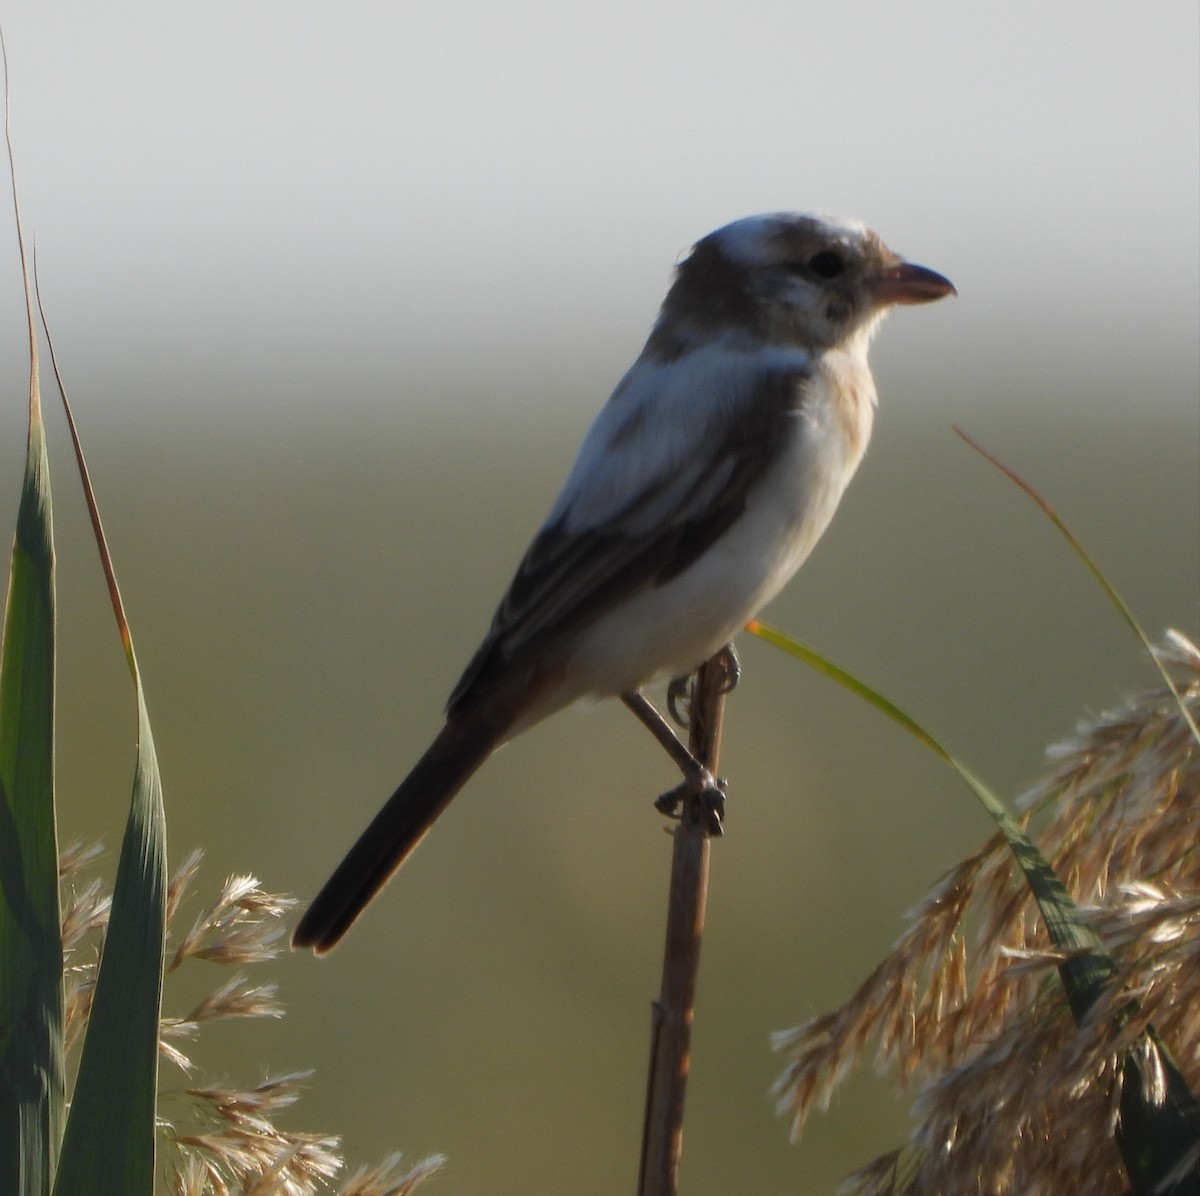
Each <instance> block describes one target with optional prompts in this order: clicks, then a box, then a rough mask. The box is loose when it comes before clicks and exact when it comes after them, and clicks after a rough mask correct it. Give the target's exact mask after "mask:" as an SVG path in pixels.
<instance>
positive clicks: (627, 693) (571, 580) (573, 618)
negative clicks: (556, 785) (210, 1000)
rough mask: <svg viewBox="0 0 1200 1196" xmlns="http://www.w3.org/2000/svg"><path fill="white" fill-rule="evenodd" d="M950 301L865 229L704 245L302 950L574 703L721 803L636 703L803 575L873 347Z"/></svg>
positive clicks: (850, 451)
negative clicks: (441, 721) (627, 726)
mask: <svg viewBox="0 0 1200 1196" xmlns="http://www.w3.org/2000/svg"><path fill="white" fill-rule="evenodd" d="M954 293H955V292H954V287H953V285H952V284H951V283H950V282H949V281H948V280H947V279H945V278H943V277H942V276H941V275H940V274H935V273H934V272H933V271H932V270H927V269H925V268H924V267H923V266H915V265H911V264H909V263H908V262H905V261H903V260H901V259H900V258H899V257H897V256H896V255H895V254H894V253H892V251H891V250H889V249H888V248H887V246H886V245H884V243H883V242H882V241H881V240H880V239H879V237H878V236H876V234H875V233H873V232H871V231H870V230H869V229H867V228H865V227H864V226H863V225H861V224H859V223H857V222H855V221H849V220H840V219H830V218H823V217H818V216H808V215H797V214H791V213H777V214H772V215H765V216H751V217H748V218H746V219H744V220H737V221H735V222H734V223H732V224H728V225H726V226H725V227H723V228H720V229H718V230H717V231H716V232H714V233H711V234H709V235H708V236H707V237H705V238H703V240H701V241H699V242H698V243H697V244H696V245H695V246H694V248H693V249H692V252H691V254H690V255H689V256H688V257H687V258H686V259H685V260H684V261H683V262H682V263H681V264H680V265H679V267H678V269H677V271H676V274H675V279H674V282H673V283H672V286H671V288H670V290H669V292H668V293H667V297H666V300H665V301H664V302H663V305H662V310H661V311H660V313H659V316H658V319H657V321H656V322H655V324H654V328H653V330H652V331H651V333H650V337H649V340H647V342H646V346H645V348H644V349H643V350H642V352H641V355H640V356H639V357H638V359H637V360H636V361H635V362H634V364H633V366H632V367H631V368H630V370H629V372H628V373H627V374H626V375H625V377H624V378H622V379H621V381H620V383H618V385H617V388H616V390H614V391H613V393H612V396H611V398H609V400H608V402H607V404H606V405H605V406H604V407H603V408H602V410H601V411H600V414H599V415H598V416H597V417H596V420H595V422H594V423H593V424H592V426H591V429H590V430H589V431H588V433H587V435H586V437H585V438H584V441H583V445H582V447H581V448H580V450H579V455H578V457H577V458H576V460H575V464H574V465H573V466H572V468H571V471H570V473H569V474H568V475H567V479H566V482H565V483H564V484H563V488H562V490H561V492H560V493H559V495H558V498H557V500H556V501H555V503H554V506H553V507H552V508H551V510H550V514H549V515H548V516H547V518H546V522H545V524H544V525H543V526H542V529H541V531H539V532H538V534H537V536H536V537H535V538H534V541H533V543H532V544H531V545H530V547H529V550H528V551H527V552H526V554H525V557H524V559H523V560H522V561H521V564H520V566H519V568H518V569H517V574H516V577H514V578H513V581H512V584H511V585H510V586H509V589H508V592H507V593H506V594H505V595H504V598H503V599H502V600H501V602H500V607H499V609H498V610H497V612H496V615H495V618H494V619H493V621H492V626H491V629H490V630H489V631H488V633H487V636H486V637H485V639H484V641H483V644H482V645H481V646H480V648H479V650H478V651H477V652H476V653H475V657H474V659H473V660H472V661H471V662H470V664H469V665H468V666H467V670H466V672H465V673H464V674H463V676H462V679H461V680H460V681H459V683H458V685H457V687H456V688H455V690H454V692H453V693H452V694H451V695H450V701H449V703H448V705H447V707H446V724H445V726H444V727H443V728H442V730H441V732H440V733H439V734H438V736H437V738H436V739H435V740H434V741H433V744H432V746H431V747H430V748H429V750H428V751H427V752H426V753H425V754H424V755H423V756H422V757H421V759H420V760H419V761H418V762H417V764H416V766H415V767H414V768H413V770H412V772H410V773H409V775H408V776H407V778H406V779H405V780H404V781H403V782H402V783H401V785H400V787H399V788H398V789H397V790H396V792H395V793H394V794H393V795H392V797H391V799H390V800H389V801H388V802H387V804H386V805H385V806H384V807H383V809H382V810H381V811H380V812H379V814H378V815H377V816H376V818H375V820H374V821H373V822H372V823H371V825H370V826H369V827H368V828H367V829H366V831H365V832H364V833H363V835H362V837H361V838H360V839H359V840H358V842H357V843H356V844H355V845H354V847H353V848H351V850H350V852H349V854H348V855H347V856H346V858H345V859H344V860H343V861H342V863H341V864H340V865H339V866H338V868H337V870H336V871H335V872H334V874H333V876H332V877H331V878H330V880H329V881H328V882H327V884H326V885H325V887H324V888H323V889H322V890H321V892H320V893H319V894H318V895H317V897H316V899H315V900H314V901H313V903H312V905H311V906H310V907H309V909H308V911H307V912H306V913H305V915H304V917H303V918H302V919H301V921H300V924H299V926H298V927H297V929H296V932H295V934H294V935H293V938H292V942H293V945H294V946H297V947H311V948H313V949H314V950H315V951H316V952H318V953H319V954H320V953H324V952H326V951H328V950H330V949H331V948H332V947H334V946H335V945H336V944H337V943H338V941H339V940H340V939H341V938H342V936H343V935H344V934H345V933H346V931H347V930H348V929H349V928H350V926H351V924H352V923H353V922H354V920H355V919H356V918H357V917H358V916H359V914H360V913H361V912H362V911H363V909H364V908H365V907H366V906H367V904H368V903H369V902H370V901H371V899H372V898H373V897H374V896H375V895H376V893H378V891H379V890H380V888H382V886H383V885H384V884H385V883H386V882H387V880H388V879H389V877H390V876H391V875H392V873H393V872H395V870H396V869H397V868H398V867H399V866H400V864H401V863H403V861H404V859H405V858H406V857H407V856H408V854H409V852H411V851H412V850H413V848H414V847H416V845H417V844H418V843H419V842H420V841H421V839H422V837H423V836H424V835H425V833H426V832H427V831H428V830H429V828H430V827H431V826H432V825H433V822H434V821H435V819H436V818H437V817H438V815H439V814H441V812H442V811H443V810H444V809H445V808H446V806H447V805H448V804H449V802H450V801H451V799H452V798H453V797H454V796H455V794H457V793H458V791H459V790H460V789H461V788H462V787H463V785H464V784H465V783H466V782H467V780H468V778H470V776H471V775H472V774H473V773H474V772H475V770H476V769H477V768H479V766H480V765H481V764H482V763H483V762H484V760H486V759H487V757H488V756H489V755H490V754H491V753H492V752H493V751H494V750H495V749H496V748H497V747H499V746H500V745H501V744H502V743H504V742H506V741H507V740H509V739H511V738H513V736H515V735H517V734H519V733H520V732H521V731H524V730H526V729H527V728H528V727H531V726H533V724H534V723H537V722H539V721H540V720H541V719H544V718H545V717H546V716H547V715H550V714H553V713H554V712H555V711H557V710H561V709H562V708H563V707H564V706H567V705H569V704H570V703H572V702H574V701H575V700H576V699H577V698H582V697H586V696H598V697H611V696H620V697H621V698H622V699H623V700H624V701H625V704H626V705H627V706H629V708H630V709H631V710H632V711H633V712H634V713H635V714H637V715H638V717H639V718H641V720H642V721H643V722H644V723H646V725H647V726H648V727H649V728H650V729H651V730H652V731H653V732H654V734H655V735H656V737H657V738H659V740H660V742H662V743H663V744H664V746H665V747H667V748H668V750H670V751H671V753H672V755H673V757H674V758H675V759H676V762H677V763H678V764H679V765H680V767H681V768H682V770H683V771H684V774H685V778H686V783H688V784H698V785H701V786H711V784H712V778H711V777H710V776H708V774H707V773H706V772H705V771H704V770H703V768H701V766H700V765H699V764H698V762H696V761H695V760H691V758H690V757H689V755H688V753H687V749H686V748H684V747H683V745H682V744H680V743H679V742H678V741H674V737H673V735H672V732H671V729H670V727H669V725H668V724H667V723H666V721H665V720H664V719H662V717H661V716H659V715H658V714H657V712H656V711H655V709H654V707H653V706H651V705H650V703H649V702H648V701H647V700H646V699H645V698H644V697H643V696H642V693H641V691H642V688H643V687H644V686H645V685H647V684H649V683H650V682H653V681H656V680H662V679H676V678H681V677H684V676H686V675H687V674H689V673H691V672H693V671H694V670H695V669H696V668H698V667H699V666H700V665H701V664H702V663H703V662H704V661H705V660H707V659H709V658H710V657H712V656H714V655H715V654H716V653H717V652H718V651H720V650H721V649H722V648H723V647H724V646H726V645H728V644H729V643H730V641H731V640H732V638H733V636H734V634H735V633H736V632H737V631H738V630H739V629H740V628H741V627H742V626H743V625H744V624H745V623H746V622H747V620H749V619H750V618H752V617H753V616H754V615H755V614H756V613H757V612H758V610H759V609H760V608H761V607H762V606H763V605H764V604H765V603H767V602H769V601H770V600H771V599H772V598H773V597H774V596H775V595H776V594H777V593H778V592H779V590H780V589H781V588H782V587H783V585H784V583H785V582H787V581H788V579H789V578H790V577H791V576H792V574H793V573H795V571H796V570H797V569H798V568H799V567H800V565H801V564H802V563H803V561H804V559H805V558H806V557H807V556H808V554H809V553H810V552H811V551H812V548H813V545H814V544H816V542H817V540H818V539H819V537H820V536H821V533H822V532H823V531H824V530H825V528H826V527H827V526H828V524H829V521H830V519H831V518H832V516H833V512H834V509H835V508H836V507H837V504H838V500H839V499H840V498H841V496H842V492H843V490H845V488H846V485H847V483H848V482H849V481H850V478H851V477H852V476H853V474H854V471H855V469H856V468H857V467H858V463H859V462H860V461H861V460H862V456H863V453H864V451H865V450H866V447H867V440H868V438H869V437H870V434H871V424H872V419H873V416H874V410H875V402H876V398H875V383H874V380H873V379H872V377H871V371H870V368H869V366H868V363H867V348H868V346H869V345H870V342H871V338H872V336H873V335H874V333H875V330H876V329H877V328H878V327H879V323H880V321H881V319H882V318H883V316H884V314H885V313H886V312H887V310H888V309H889V308H890V307H892V306H893V305H895V304H911V303H926V302H929V301H930V300H934V299H940V298H942V297H943V296H945V295H950V294H954ZM672 742H674V746H672Z"/></svg>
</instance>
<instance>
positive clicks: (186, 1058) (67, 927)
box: [59, 846, 443, 1196]
mask: <svg viewBox="0 0 1200 1196" xmlns="http://www.w3.org/2000/svg"><path fill="white" fill-rule="evenodd" d="M99 854H100V849H99V848H98V847H88V848H83V847H79V846H74V847H70V848H67V850H66V851H64V852H63V854H62V857H61V859H60V862H59V873H60V875H61V876H64V877H71V878H73V879H74V880H75V886H74V887H75V891H74V892H72V893H70V894H68V895H67V896H66V897H65V898H64V901H63V919H62V920H63V952H64V962H65V989H66V994H65V995H66V1014H65V1025H66V1035H65V1037H66V1041H67V1044H68V1047H69V1046H70V1045H72V1044H75V1043H77V1042H79V1041H80V1039H81V1036H82V1032H83V1031H84V1030H85V1029H86V1025H87V1019H88V1014H89V1011H90V1009H91V995H92V989H93V986H94V984H95V979H96V969H97V965H98V962H99V950H98V947H99V944H100V936H101V935H102V934H103V932H104V928H105V926H106V924H107V921H108V912H109V905H110V903H111V898H110V896H109V895H108V894H107V893H105V892H104V890H103V887H102V886H101V884H100V882H99V881H96V880H88V881H84V880H83V879H82V876H81V872H82V871H83V870H84V869H86V868H87V867H88V866H89V865H90V864H92V863H93V862H94V861H95V859H96V857H97V856H98V855H99ZM201 855H202V853H201V852H198V851H197V852H193V853H192V854H191V855H190V856H189V857H188V858H187V860H185V861H184V863H183V865H182V866H181V867H180V868H179V870H178V871H177V872H176V873H175V875H174V876H173V877H172V878H171V883H170V886H169V889H168V892H167V927H168V931H169V932H170V931H171V928H172V926H173V924H174V923H175V922H176V920H177V915H178V913H179V908H180V904H181V902H182V901H183V900H184V897H185V894H186V893H187V891H188V889H189V887H190V885H191V883H192V881H193V880H194V878H195V875H196V872H197V870H198V869H199V867H200V861H201ZM295 904H296V903H295V901H294V900H293V899H291V898H288V897H279V896H275V895H273V894H270V893H266V892H264V891H263V890H262V889H261V888H259V885H258V881H257V880H255V878H254V877H252V876H234V877H230V878H229V879H228V880H227V881H226V882H225V884H224V886H223V887H222V889H221V892H220V894H219V895H218V897H217V899H216V901H214V902H213V903H212V905H211V906H209V907H208V908H207V909H206V910H204V911H203V912H202V913H201V914H200V915H199V916H198V917H197V918H196V920H195V922H194V923H193V924H192V926H191V928H190V929H189V930H188V931H187V932H186V933H185V934H183V935H182V937H178V938H177V936H175V935H174V934H173V933H171V934H170V936H169V938H168V947H167V959H168V962H167V966H166V973H167V976H170V975H171V974H172V973H173V972H176V971H178V970H179V969H180V968H181V967H182V966H183V965H185V964H186V963H187V961H188V960H191V959H204V960H208V961H209V962H212V963H217V964H225V965H229V966H232V967H234V968H237V969H239V970H238V971H237V972H235V973H234V975H233V976H232V977H231V978H230V979H228V980H226V981H224V982H223V983H222V984H220V985H218V986H217V987H216V988H215V989H214V990H213V991H211V992H210V993H208V994H207V995H206V996H204V997H203V998H202V999H201V1000H200V1001H199V1002H197V1003H196V1004H195V1005H194V1006H193V1008H192V1009H190V1010H189V1011H188V1012H187V1013H185V1014H184V1015H183V1016H180V1017H167V1016H164V1017H163V1018H162V1019H161V1023H160V1029H159V1050H160V1053H161V1054H162V1056H163V1058H164V1059H165V1060H166V1061H168V1062H169V1064H171V1065H174V1066H175V1067H177V1068H179V1069H180V1070H181V1071H182V1072H183V1073H184V1074H185V1075H187V1076H189V1077H190V1076H194V1075H195V1074H196V1071H197V1068H196V1064H195V1063H194V1062H193V1060H192V1059H191V1057H190V1055H189V1054H188V1053H185V1050H184V1049H183V1048H184V1045H185V1044H186V1045H187V1050H188V1051H190V1050H191V1049H192V1048H191V1045H190V1043H191V1040H193V1039H195V1038H196V1036H197V1035H198V1034H200V1032H201V1031H202V1030H203V1028H204V1027H205V1026H207V1025H211V1024H213V1023H215V1022H218V1021H222V1020H224V1019H227V1018H247V1017H249V1018H260V1017H274V1018H277V1017H282V1016H283V1008H282V1006H281V1005H280V1003H279V1000H278V996H277V992H276V986H275V985H273V984H251V983H250V981H249V980H248V979H247V977H246V976H245V974H244V973H243V972H242V971H241V970H240V969H242V968H244V967H248V966H250V965H252V964H257V963H263V962H265V961H267V960H270V959H273V958H275V956H276V955H278V954H279V950H280V946H281V943H282V941H283V937H284V934H285V930H286V927H285V926H284V918H285V916H286V915H287V913H288V912H289V911H290V910H291V909H292V908H293V907H294V906H295ZM168 992H169V986H168ZM310 1074H311V1073H309V1072H294V1073H291V1074H288V1075H282V1076H277V1077H274V1078H270V1079H267V1080H265V1081H264V1082H262V1083H261V1084H258V1085H256V1086H255V1087H253V1088H246V1089H234V1088H226V1087H221V1086H215V1085H203V1084H195V1085H193V1086H191V1087H188V1088H186V1089H184V1090H183V1091H182V1092H180V1093H178V1094H177V1096H178V1099H177V1100H176V1102H175V1103H177V1104H178V1105H179V1113H178V1115H177V1116H176V1117H174V1118H173V1119H171V1120H168V1119H166V1118H165V1115H164V1111H163V1108H162V1102H161V1101H160V1109H159V1129H160V1134H161V1136H162V1139H163V1141H164V1143H165V1144H166V1146H167V1149H166V1150H164V1151H163V1152H162V1154H163V1155H164V1156H165V1163H164V1166H163V1167H162V1169H161V1170H162V1172H163V1178H164V1182H165V1185H166V1187H165V1188H164V1191H166V1190H169V1191H170V1192H171V1193H172V1194H173V1196H313V1194H315V1193H317V1192H324V1191H329V1190H330V1184H331V1182H332V1181H333V1179H334V1177H335V1176H336V1175H337V1174H338V1173H339V1172H340V1171H341V1170H342V1168H343V1166H344V1163H343V1160H342V1157H341V1154H340V1151H339V1140H338V1139H337V1137H335V1136H332V1135H328V1134H311V1133H296V1132H294V1131H289V1130H282V1129H279V1128H278V1127H277V1126H276V1125H275V1118H276V1116H277V1115H278V1114H279V1113H280V1112H282V1111H283V1110H285V1109H287V1108H289V1107H290V1106H291V1105H293V1104H294V1103H295V1102H296V1101H297V1100H298V1099H299V1096H300V1089H301V1085H302V1083H303V1082H304V1081H305V1080H306V1079H307V1078H308V1077H309V1075H310ZM442 1161H443V1160H442V1159H441V1157H440V1156H433V1157H430V1158H428V1159H424V1160H422V1161H421V1162H419V1163H417V1164H416V1165H415V1166H411V1167H404V1166H402V1164H401V1160H400V1155H399V1154H394V1155H390V1156H389V1157H388V1158H387V1159H385V1160H384V1161H383V1162H382V1163H380V1164H379V1165H378V1166H376V1167H372V1168H360V1169H359V1170H358V1171H356V1172H355V1173H354V1174H352V1175H351V1176H349V1177H348V1178H347V1179H344V1180H342V1181H341V1183H340V1185H339V1186H337V1187H336V1188H335V1189H333V1190H334V1191H336V1192H337V1194H338V1196H408V1194H409V1193H410V1192H413V1191H414V1190H415V1189H416V1187H417V1185H418V1184H419V1183H420V1182H421V1180H423V1179H425V1178H426V1177H427V1176H428V1175H430V1174H432V1172H434V1171H436V1170H437V1169H438V1167H440V1166H441V1164H442Z"/></svg>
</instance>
